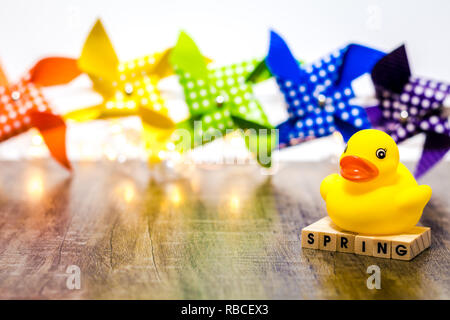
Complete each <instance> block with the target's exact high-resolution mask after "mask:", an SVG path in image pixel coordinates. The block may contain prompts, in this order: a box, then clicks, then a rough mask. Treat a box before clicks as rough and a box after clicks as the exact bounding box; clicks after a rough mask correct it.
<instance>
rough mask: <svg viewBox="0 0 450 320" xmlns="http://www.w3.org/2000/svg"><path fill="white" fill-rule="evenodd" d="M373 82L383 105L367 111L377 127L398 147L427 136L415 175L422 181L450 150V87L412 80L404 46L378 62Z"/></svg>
mask: <svg viewBox="0 0 450 320" xmlns="http://www.w3.org/2000/svg"><path fill="white" fill-rule="evenodd" d="M372 80H373V83H374V85H375V90H376V95H377V99H378V101H379V103H378V105H377V106H375V107H370V108H367V109H366V111H367V113H368V115H369V119H370V120H371V123H372V124H373V126H374V127H376V128H378V129H381V130H383V131H385V132H387V133H388V134H389V135H390V136H391V137H392V138H393V139H394V140H395V142H397V143H399V142H402V141H404V140H406V139H408V138H410V137H412V136H414V135H416V134H419V133H424V134H425V135H426V138H425V144H424V147H423V151H422V155H421V157H420V160H419V163H418V165H417V168H416V171H415V176H416V177H417V178H419V177H421V176H422V175H423V174H425V173H426V172H427V171H428V170H430V169H431V168H432V167H433V166H434V165H435V164H436V163H437V162H439V161H440V160H441V159H442V158H443V157H444V156H445V154H446V153H447V152H448V150H449V149H450V123H449V118H448V115H446V114H445V110H444V106H443V104H444V100H445V99H446V98H447V97H449V96H450V85H448V84H445V83H442V82H437V81H432V80H427V79H423V78H418V77H414V76H411V71H410V68H409V63H408V57H407V55H406V50H405V46H404V45H402V46H401V47H399V48H397V49H396V50H394V51H393V52H391V53H389V54H387V55H386V56H385V57H383V58H382V59H381V60H380V61H378V63H377V64H376V65H375V66H374V68H373V70H372Z"/></svg>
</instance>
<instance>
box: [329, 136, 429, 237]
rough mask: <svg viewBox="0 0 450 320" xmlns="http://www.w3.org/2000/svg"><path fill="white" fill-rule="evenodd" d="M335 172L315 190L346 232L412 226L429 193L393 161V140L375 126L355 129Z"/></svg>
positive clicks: (396, 230) (394, 230)
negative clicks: (338, 170)
mask: <svg viewBox="0 0 450 320" xmlns="http://www.w3.org/2000/svg"><path fill="white" fill-rule="evenodd" d="M339 163H340V167H341V172H340V175H339V174H332V175H329V176H328V177H326V178H325V179H324V180H323V181H322V183H321V185H320V194H321V195H322V198H323V199H324V200H325V202H326V206H327V211H328V215H329V216H330V218H331V220H333V222H334V223H335V224H336V225H338V226H339V227H341V228H342V229H344V230H347V231H353V232H357V233H361V234H367V235H390V234H392V235H393V234H400V233H403V232H406V231H408V230H410V229H411V228H412V227H414V226H415V225H416V224H417V222H418V221H419V219H420V217H421V216H422V211H423V208H424V207H425V205H426V204H427V202H428V201H429V200H430V197H431V188H430V187H429V186H427V185H420V186H419V185H418V184H417V182H416V180H415V179H414V177H413V175H412V174H411V173H410V172H409V170H408V169H407V168H406V167H405V166H404V165H403V164H402V163H400V161H399V151H398V148H397V145H396V143H395V141H394V140H393V139H392V138H391V137H390V136H389V135H388V134H386V133H384V132H383V131H379V130H374V129H367V130H361V131H358V132H357V133H355V134H354V135H353V136H352V137H351V138H350V140H349V141H348V143H347V146H346V148H345V150H344V153H343V154H342V156H341V158H340V161H339Z"/></svg>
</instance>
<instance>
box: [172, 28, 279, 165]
mask: <svg viewBox="0 0 450 320" xmlns="http://www.w3.org/2000/svg"><path fill="white" fill-rule="evenodd" d="M171 62H172V64H173V65H174V69H175V72H176V74H177V75H178V76H179V80H180V84H181V85H182V87H183V89H184V94H185V99H186V103H187V105H188V108H189V113H190V117H189V118H188V119H187V120H185V121H183V122H181V123H179V124H178V126H177V129H178V130H177V133H179V132H181V131H180V130H182V129H183V130H184V132H185V133H186V135H182V134H177V135H178V136H179V137H178V138H179V139H178V140H177V146H178V148H179V149H182V150H183V151H186V150H189V149H191V148H194V147H196V146H199V145H203V144H205V143H207V142H210V141H212V140H214V139H215V138H218V137H222V136H224V135H226V134H227V133H230V132H232V131H234V130H237V129H239V130H242V132H243V133H244V139H245V142H246V145H247V148H248V149H249V151H250V152H252V154H254V155H255V157H256V159H257V161H258V163H259V164H260V165H262V166H264V167H270V166H271V151H272V148H273V146H274V145H275V143H274V141H275V139H276V134H274V132H273V131H274V130H272V129H273V127H272V126H271V124H270V123H269V121H268V119H267V116H266V114H265V113H264V111H263V109H262V107H261V105H260V104H259V102H258V101H257V100H256V99H255V97H254V95H253V92H252V87H251V84H250V83H249V82H247V81H246V80H247V77H248V75H250V74H251V72H252V71H253V70H254V68H255V67H256V66H257V65H258V63H259V61H257V60H251V61H246V62H242V63H236V64H233V65H229V66H225V67H220V68H210V67H209V66H207V64H206V63H205V61H204V59H203V56H202V54H201V53H200V50H199V49H198V47H197V45H196V44H195V43H194V41H193V40H192V39H191V38H190V37H189V36H188V35H187V34H186V33H184V32H182V33H181V34H180V36H179V38H178V42H177V44H176V46H175V47H174V48H173V51H172V56H171ZM181 137H182V139H181ZM180 140H181V142H180Z"/></svg>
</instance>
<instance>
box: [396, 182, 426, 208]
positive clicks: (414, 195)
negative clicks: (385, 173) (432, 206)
mask: <svg viewBox="0 0 450 320" xmlns="http://www.w3.org/2000/svg"><path fill="white" fill-rule="evenodd" d="M430 198H431V187H430V186H427V185H425V184H423V185H420V186H413V187H410V188H406V189H404V190H402V191H401V192H399V193H398V194H397V196H396V197H395V203H396V205H397V207H398V208H402V209H411V210H417V209H418V208H419V209H420V210H423V208H424V207H425V205H426V204H427V203H428V201H430Z"/></svg>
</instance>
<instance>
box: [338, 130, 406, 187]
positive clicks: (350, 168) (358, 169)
mask: <svg viewBox="0 0 450 320" xmlns="http://www.w3.org/2000/svg"><path fill="white" fill-rule="evenodd" d="M339 163H340V167H341V176H342V177H343V178H344V179H347V180H349V181H353V182H368V181H374V180H375V179H378V180H380V181H383V180H385V179H386V178H389V176H392V175H393V174H395V172H396V171H397V168H398V164H399V151H398V147H397V145H396V143H395V141H394V140H393V139H392V138H391V137H390V136H389V135H388V134H386V133H384V132H383V131H380V130H375V129H366V130H361V131H358V132H357V133H355V134H354V135H353V136H352V137H351V138H350V139H349V141H348V143H347V146H346V148H345V150H344V153H343V154H342V156H341V158H340V161H339Z"/></svg>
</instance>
